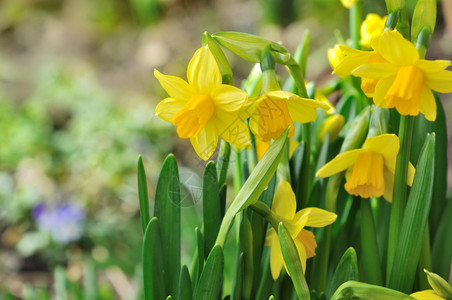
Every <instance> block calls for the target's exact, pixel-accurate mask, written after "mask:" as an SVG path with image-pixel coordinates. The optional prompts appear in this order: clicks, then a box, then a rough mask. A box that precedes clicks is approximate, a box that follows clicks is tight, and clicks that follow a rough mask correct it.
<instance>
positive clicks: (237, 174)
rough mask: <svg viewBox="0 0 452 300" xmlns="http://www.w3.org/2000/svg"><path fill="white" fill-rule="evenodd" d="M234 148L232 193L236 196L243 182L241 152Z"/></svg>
mask: <svg viewBox="0 0 452 300" xmlns="http://www.w3.org/2000/svg"><path fill="white" fill-rule="evenodd" d="M234 148H235V151H234V153H235V163H234V176H233V184H234V192H235V194H236V195H237V194H238V193H239V192H240V189H241V188H242V181H243V170H242V151H240V149H239V148H237V147H234Z"/></svg>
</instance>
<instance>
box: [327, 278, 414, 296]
mask: <svg viewBox="0 0 452 300" xmlns="http://www.w3.org/2000/svg"><path fill="white" fill-rule="evenodd" d="M352 297H356V298H358V299H362V300H366V299H368V300H415V299H414V298H413V297H410V296H408V295H406V294H404V293H402V292H399V291H396V290H391V289H388V288H385V287H382V286H378V285H372V284H368V283H363V282H356V281H347V282H346V283H344V284H342V285H341V286H340V287H339V288H338V289H337V290H336V292H335V293H334V295H333V296H332V297H331V299H330V300H338V299H343V298H352Z"/></svg>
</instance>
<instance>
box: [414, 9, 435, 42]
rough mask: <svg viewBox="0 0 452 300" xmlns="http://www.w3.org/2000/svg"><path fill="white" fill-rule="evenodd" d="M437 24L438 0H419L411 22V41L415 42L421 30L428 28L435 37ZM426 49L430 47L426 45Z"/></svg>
mask: <svg viewBox="0 0 452 300" xmlns="http://www.w3.org/2000/svg"><path fill="white" fill-rule="evenodd" d="M435 24H436V0H418V1H417V3H416V7H415V8H414V12H413V18H412V22H411V25H412V26H411V40H412V41H413V42H415V41H416V40H417V39H418V35H419V34H420V33H421V30H422V29H424V28H426V29H427V30H428V32H429V33H430V35H433V32H434V31H435ZM425 46H426V48H427V47H428V45H425Z"/></svg>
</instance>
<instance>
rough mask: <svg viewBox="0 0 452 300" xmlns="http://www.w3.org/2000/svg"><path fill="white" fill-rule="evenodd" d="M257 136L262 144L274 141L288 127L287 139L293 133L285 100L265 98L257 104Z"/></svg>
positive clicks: (293, 129)
mask: <svg viewBox="0 0 452 300" xmlns="http://www.w3.org/2000/svg"><path fill="white" fill-rule="evenodd" d="M257 109H258V113H259V135H260V136H261V138H262V140H263V141H264V142H268V141H270V140H271V139H274V140H276V139H277V138H278V137H279V136H280V135H281V134H282V133H283V132H284V130H286V128H287V126H290V130H289V137H292V136H293V135H294V132H295V128H294V125H293V121H292V118H291V117H290V114H289V110H288V109H287V104H286V100H283V99H273V98H269V97H267V98H266V99H265V100H262V101H261V102H260V103H259V104H258V108H257Z"/></svg>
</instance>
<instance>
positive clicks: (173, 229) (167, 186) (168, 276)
mask: <svg viewBox="0 0 452 300" xmlns="http://www.w3.org/2000/svg"><path fill="white" fill-rule="evenodd" d="M154 215H155V217H157V218H158V219H159V222H160V226H161V227H160V228H161V234H162V237H165V238H164V239H162V250H163V253H164V255H163V261H164V264H165V274H164V276H165V284H166V288H167V291H168V294H171V295H176V293H177V287H178V285H179V283H178V280H179V273H180V266H181V262H180V253H181V252H180V240H181V233H180V231H181V229H180V183H179V172H178V169H177V161H176V158H175V157H174V155H172V154H170V155H168V156H167V158H166V159H165V161H164V162H163V166H162V170H161V171H160V176H159V180H158V183H157V188H156V191H155V211H154Z"/></svg>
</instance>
